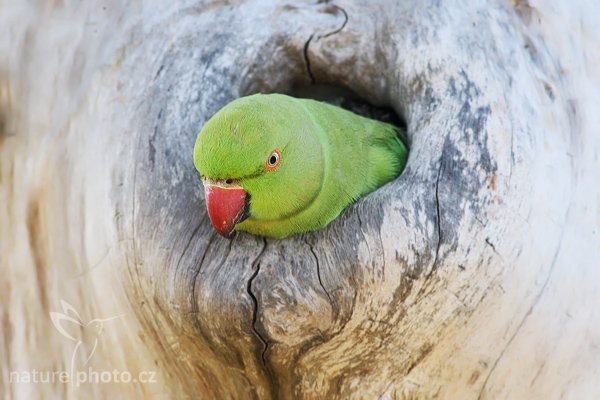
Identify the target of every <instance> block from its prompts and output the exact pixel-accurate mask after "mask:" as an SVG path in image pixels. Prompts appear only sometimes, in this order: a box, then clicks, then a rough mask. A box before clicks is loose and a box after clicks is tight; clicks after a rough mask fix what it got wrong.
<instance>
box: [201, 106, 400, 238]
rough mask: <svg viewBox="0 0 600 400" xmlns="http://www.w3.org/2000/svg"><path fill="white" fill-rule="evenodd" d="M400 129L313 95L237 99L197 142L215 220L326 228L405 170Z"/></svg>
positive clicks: (259, 226)
mask: <svg viewBox="0 0 600 400" xmlns="http://www.w3.org/2000/svg"><path fill="white" fill-rule="evenodd" d="M397 129H398V128H396V127H394V126H392V125H390V124H386V123H383V122H380V121H375V120H371V119H368V118H364V117H362V116H359V115H356V114H354V113H352V112H350V111H347V110H344V109H342V108H339V107H335V106H332V105H330V104H326V103H322V102H317V101H314V100H307V99H296V98H293V97H289V96H285V95H281V94H270V95H253V96H249V97H244V98H240V99H237V100H235V101H233V102H231V103H230V104H228V105H227V106H225V107H224V108H223V109H221V110H220V111H219V112H217V113H216V114H215V115H214V116H213V117H212V118H211V119H210V120H209V121H208V122H207V123H206V125H205V126H204V127H203V129H202V131H201V132H200V134H199V135H198V139H197V140H196V145H195V147H194V164H195V166H196V168H197V169H198V171H199V172H200V175H201V177H202V179H203V182H204V185H205V190H206V199H207V207H208V211H209V216H210V218H211V222H212V223H213V225H214V226H215V228H216V229H217V230H218V231H219V232H220V233H221V234H223V235H225V236H228V235H230V234H231V231H232V230H233V229H234V228H236V229H238V230H243V231H247V232H250V233H253V234H256V235H261V236H271V237H278V238H283V237H287V236H290V235H294V234H297V233H302V232H307V231H313V230H317V229H321V228H323V227H325V226H326V225H327V224H329V223H330V222H331V221H333V220H334V219H335V218H337V217H338V216H339V215H340V213H341V212H342V211H343V209H344V208H346V207H347V206H348V205H350V204H351V203H352V202H354V201H356V200H357V199H358V198H360V197H361V196H364V195H366V194H367V193H370V192H372V191H373V190H375V189H377V188H378V187H380V186H382V185H384V184H385V183H387V182H389V181H391V180H393V179H394V178H396V177H397V176H398V175H399V174H400V172H401V171H402V169H403V168H404V166H405V164H406V160H407V156H408V151H407V148H406V146H405V145H404V144H403V143H402V142H401V141H400V139H399V137H398V131H397ZM238 208H239V210H238Z"/></svg>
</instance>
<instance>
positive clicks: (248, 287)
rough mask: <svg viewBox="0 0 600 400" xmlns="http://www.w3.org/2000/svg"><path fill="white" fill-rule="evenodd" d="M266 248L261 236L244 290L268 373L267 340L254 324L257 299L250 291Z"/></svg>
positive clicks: (256, 316)
mask: <svg viewBox="0 0 600 400" xmlns="http://www.w3.org/2000/svg"><path fill="white" fill-rule="evenodd" d="M266 249H267V240H266V239H265V238H263V248H262V249H261V251H260V253H258V255H257V256H256V258H255V259H254V261H253V262H252V269H253V272H252V275H250V278H249V279H248V283H247V285H246V291H247V292H248V295H249V296H250V298H251V299H252V304H253V308H252V332H254V335H255V336H256V337H257V338H258V340H259V341H260V342H261V343H262V345H263V350H262V352H261V354H260V359H261V362H262V365H263V367H264V368H265V370H266V371H267V373H268V374H269V375H270V374H271V372H270V369H269V367H268V364H267V359H266V353H267V350H268V349H269V342H268V340H267V339H266V338H265V337H263V335H261V333H260V332H259V331H258V329H257V328H256V324H257V322H258V299H257V298H256V295H255V294H254V292H252V282H254V279H255V278H256V277H257V276H258V273H259V272H260V261H259V260H260V257H261V256H262V255H263V253H264V252H265V250H266Z"/></svg>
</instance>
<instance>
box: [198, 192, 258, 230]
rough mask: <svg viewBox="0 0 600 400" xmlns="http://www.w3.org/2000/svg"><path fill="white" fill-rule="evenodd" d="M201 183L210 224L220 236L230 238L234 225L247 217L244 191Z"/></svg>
mask: <svg viewBox="0 0 600 400" xmlns="http://www.w3.org/2000/svg"><path fill="white" fill-rule="evenodd" d="M203 183H204V194H205V199H206V208H207V209H208V216H209V217H210V222H211V223H212V225H213V227H214V228H215V230H216V231H217V232H219V234H220V235H222V236H224V237H226V238H230V237H231V236H232V234H233V230H234V229H235V225H236V224H237V223H239V222H241V221H242V220H243V219H245V218H246V216H247V215H246V205H247V202H246V191H245V190H244V188H242V187H241V186H237V185H220V184H217V183H213V182H209V181H205V182H203Z"/></svg>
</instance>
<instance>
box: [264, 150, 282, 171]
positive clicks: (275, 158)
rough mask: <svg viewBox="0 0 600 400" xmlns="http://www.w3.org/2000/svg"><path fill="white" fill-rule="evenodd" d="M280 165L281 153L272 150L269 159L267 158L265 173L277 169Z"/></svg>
mask: <svg viewBox="0 0 600 400" xmlns="http://www.w3.org/2000/svg"><path fill="white" fill-rule="evenodd" d="M280 163H281V153H280V152H279V150H273V151H272V152H271V154H269V157H268V158H267V165H266V167H267V171H273V170H275V169H277V167H279V164H280Z"/></svg>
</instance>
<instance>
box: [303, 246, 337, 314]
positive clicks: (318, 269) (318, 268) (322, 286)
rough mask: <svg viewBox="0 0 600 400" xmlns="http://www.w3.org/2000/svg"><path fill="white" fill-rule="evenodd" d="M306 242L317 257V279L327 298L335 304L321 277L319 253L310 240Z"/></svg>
mask: <svg viewBox="0 0 600 400" xmlns="http://www.w3.org/2000/svg"><path fill="white" fill-rule="evenodd" d="M305 242H306V244H307V245H308V248H309V249H310V252H311V253H312V255H313V257H314V258H315V262H316V263H317V279H318V280H319V285H321V288H322V289H323V291H324V292H325V294H326V295H327V298H328V299H329V303H331V305H332V306H333V299H332V298H331V295H330V294H329V292H328V291H327V289H326V288H325V285H323V280H322V279H321V265H320V263H319V257H317V253H315V249H314V248H313V246H312V245H311V244H310V243H309V242H308V240H306V239H305Z"/></svg>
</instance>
